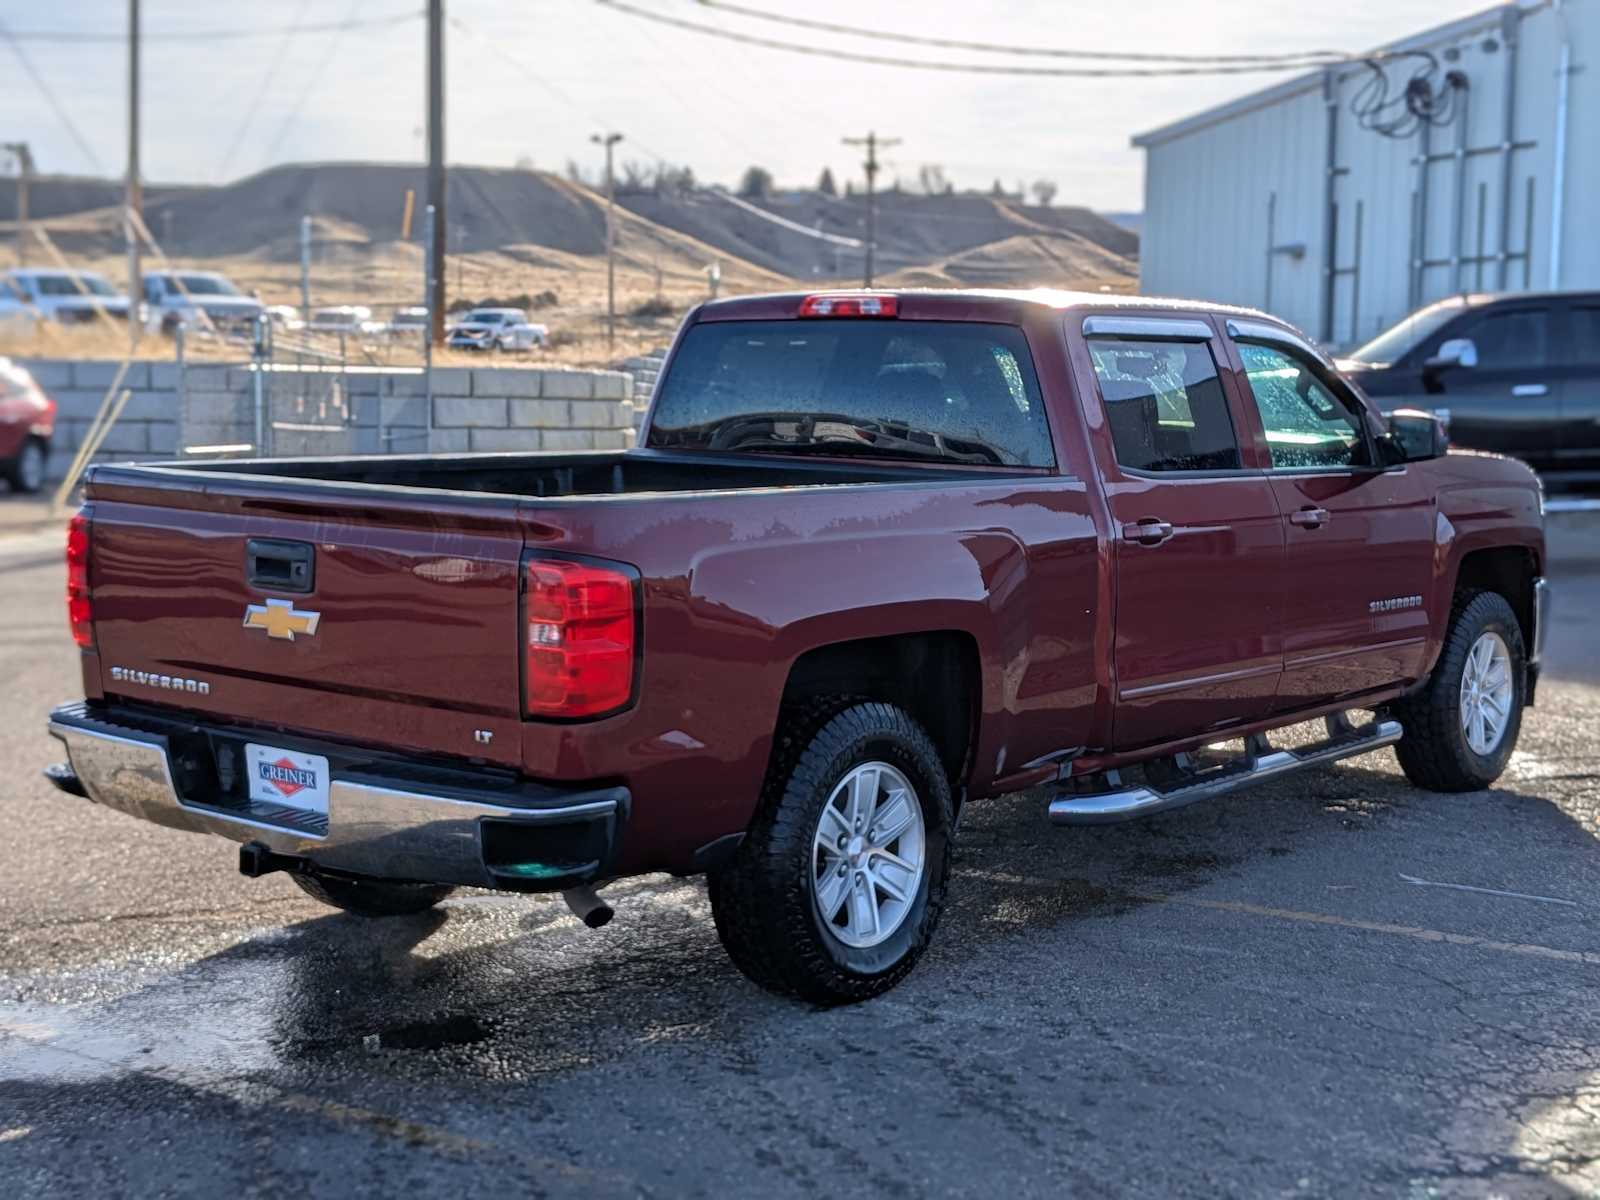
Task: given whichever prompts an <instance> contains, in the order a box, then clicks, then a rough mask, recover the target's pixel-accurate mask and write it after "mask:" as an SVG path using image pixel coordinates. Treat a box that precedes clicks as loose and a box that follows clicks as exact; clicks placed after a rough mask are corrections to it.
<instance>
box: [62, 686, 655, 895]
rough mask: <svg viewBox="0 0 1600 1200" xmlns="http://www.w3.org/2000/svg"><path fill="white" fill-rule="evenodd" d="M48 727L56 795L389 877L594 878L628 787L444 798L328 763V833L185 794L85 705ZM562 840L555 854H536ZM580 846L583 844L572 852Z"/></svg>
mask: <svg viewBox="0 0 1600 1200" xmlns="http://www.w3.org/2000/svg"><path fill="white" fill-rule="evenodd" d="M151 724H157V725H159V724H160V723H158V722H153V723H151ZM50 732H51V733H52V734H53V735H54V736H55V737H57V738H59V739H60V740H61V742H62V743H63V744H64V745H65V746H66V748H67V757H68V758H69V760H70V772H64V771H62V770H61V769H59V768H55V769H52V771H50V772H47V773H46V774H47V776H49V777H50V779H51V782H52V783H54V784H55V785H56V786H57V787H58V788H60V789H61V790H62V791H65V792H69V793H74V794H79V795H86V796H87V797H88V798H89V799H90V800H93V801H94V802H95V803H97V804H102V805H104V806H105V807H107V808H113V809H116V810H118V811H119V812H124V813H127V814H128V815H129V816H133V817H138V818H139V819H140V820H144V821H150V822H152V823H154V824H157V825H165V826H167V827H168V828H172V829H183V830H188V831H190V832H194V833H215V834H220V835H221V836H223V837H225V838H229V839H232V840H233V841H237V842H258V843H260V844H262V845H264V846H265V847H267V848H268V849H270V850H271V851H273V852H274V853H275V854H279V855H283V856H285V857H288V858H294V859H301V860H304V861H305V862H308V863H311V864H314V865H315V866H318V867H323V868H326V869H329V870H334V871H344V872H348V873H350V874H355V875H370V876H376V877H379V878H384V879H406V880H421V881H425V882H429V883H451V884H465V885H468V886H473V887H498V888H513V889H516V890H523V891H527V890H537V891H553V890H559V889H562V888H567V887H572V886H575V885H577V884H580V883H585V882H590V881H592V880H593V879H595V878H598V877H600V876H601V875H602V874H603V872H604V868H605V867H606V866H608V865H609V858H610V851H611V849H612V847H614V846H615V844H616V841H617V831H618V829H619V827H620V823H621V821H622V818H623V817H624V815H625V810H626V807H627V804H628V792H627V789H625V788H598V789H590V790H577V791H573V792H570V793H569V792H560V791H557V790H555V789H551V788H543V787H541V788H540V792H539V794H538V795H537V796H532V797H530V796H529V795H528V794H527V793H526V792H521V793H518V794H516V795H514V796H513V795H505V794H502V795H495V794H493V793H490V792H488V791H487V790H486V791H485V793H484V794H482V795H479V796H468V795H465V794H463V789H461V788H459V787H453V788H450V789H448V790H450V791H451V792H453V793H455V794H451V795H441V794H434V793H430V792H429V791H427V790H418V788H417V786H416V785H415V784H414V783H411V782H410V781H388V782H385V781H382V780H381V779H377V778H374V777H372V776H371V775H370V774H367V775H363V776H361V777H354V778H352V777H344V778H341V776H340V772H339V770H338V768H337V766H335V767H334V768H333V769H332V770H331V771H330V776H331V778H330V783H329V791H328V817H327V823H326V827H325V829H323V828H309V827H305V826H306V825H307V823H306V822H297V821H295V820H294V819H293V817H292V816H291V815H290V814H289V813H286V812H285V813H282V814H275V813H272V812H271V811H270V810H269V811H267V812H265V813H264V812H261V811H259V810H257V809H252V808H251V807H250V806H248V804H247V803H246V804H240V803H237V802H233V803H230V802H228V801H227V800H226V799H225V798H223V799H219V798H218V797H216V796H214V795H190V794H186V793H185V792H184V791H183V790H181V789H180V788H179V786H178V784H177V782H176V781H175V771H174V765H173V757H172V748H171V745H170V744H169V742H170V739H169V735H168V734H167V733H165V732H158V731H156V730H154V729H152V728H148V727H146V728H140V727H136V726H135V725H133V724H132V723H130V724H127V725H124V724H121V723H119V722H118V721H117V720H116V719H115V716H114V715H111V714H104V713H99V712H96V711H95V710H92V709H90V708H88V707H87V706H85V705H82V704H72V705H65V706H63V707H62V708H59V709H57V710H56V711H55V712H53V713H51V715H50ZM195 736H202V735H200V734H198V733H197V734H196V735H195ZM264 817H265V818H267V819H263V818H264ZM297 825H300V826H302V827H296V826H297ZM557 841H559V842H560V845H561V853H558V854H551V855H546V854H545V853H544V852H543V851H542V850H541V844H543V843H550V842H557ZM575 846H582V847H584V849H583V851H582V853H581V854H579V855H576V856H575V855H574V852H573V847H575ZM597 847H598V849H596V848H597ZM546 858H548V859H549V861H541V860H542V859H546Z"/></svg>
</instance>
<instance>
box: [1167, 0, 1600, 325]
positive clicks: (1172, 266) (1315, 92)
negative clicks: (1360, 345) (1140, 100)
mask: <svg viewBox="0 0 1600 1200" xmlns="http://www.w3.org/2000/svg"><path fill="white" fill-rule="evenodd" d="M1563 24H1564V25H1565V27H1566V29H1567V30H1568V31H1569V35H1570V41H1571V46H1572V57H1571V62H1572V66H1573V71H1572V73H1571V74H1570V75H1568V80H1569V86H1570V98H1569V109H1568V128H1567V137H1566V146H1567V162H1566V187H1565V195H1566V203H1565V218H1564V220H1563V222H1562V225H1563V229H1564V235H1563V238H1562V253H1561V258H1562V262H1561V264H1560V267H1561V269H1560V272H1559V282H1560V286H1562V287H1569V288H1570V287H1600V239H1596V238H1595V237H1593V236H1592V235H1591V232H1590V226H1591V225H1592V224H1593V220H1594V217H1595V216H1596V215H1600V201H1597V200H1596V199H1595V196H1596V192H1597V185H1600V79H1596V78H1595V75H1596V72H1595V71H1593V70H1589V71H1585V70H1584V66H1585V64H1586V63H1588V62H1593V61H1595V50H1596V43H1597V40H1600V0H1568V2H1567V3H1566V4H1565V5H1564V6H1563V7H1562V8H1561V10H1560V11H1559V12H1558V11H1557V10H1556V9H1554V8H1553V7H1552V6H1550V5H1539V6H1536V7H1525V8H1518V7H1517V6H1514V5H1508V6H1506V7H1504V8H1502V9H1496V10H1491V11H1489V12H1487V13H1484V14H1481V15H1480V16H1478V17H1475V18H1471V19H1469V20H1466V21H1459V22H1456V23H1455V24H1453V25H1451V26H1448V27H1445V28H1444V29H1442V30H1438V31H1434V32H1433V33H1431V34H1423V35H1420V36H1419V37H1417V38H1415V39H1410V40H1408V41H1407V42H1404V43H1401V46H1402V47H1404V48H1408V49H1409V48H1420V49H1427V50H1430V51H1432V52H1434V53H1435V54H1437V55H1438V56H1439V59H1440V66H1441V68H1442V69H1443V70H1447V71H1459V72H1461V73H1462V74H1463V75H1464V76H1465V78H1466V80H1467V86H1466V88H1465V89H1463V90H1462V91H1460V92H1459V93H1458V95H1457V107H1456V113H1455V117H1454V119H1453V120H1451V121H1450V122H1449V123H1448V124H1446V125H1444V126H1439V127H1434V126H1425V127H1424V128H1423V129H1422V130H1420V131H1418V132H1416V133H1413V134H1410V135H1409V136H1406V137H1402V138H1394V137H1386V136H1383V135H1382V134H1379V133H1377V132H1375V131H1373V130H1371V129H1366V128H1363V127H1362V125H1361V123H1360V122H1358V120H1357V118H1356V116H1355V114H1354V112H1353V109H1352V101H1353V100H1354V98H1355V97H1356V94H1357V92H1358V90H1359V89H1360V88H1361V86H1362V84H1364V83H1365V82H1366V81H1367V79H1368V78H1369V76H1370V72H1369V71H1368V69H1367V68H1366V67H1364V66H1356V67H1342V68H1339V69H1338V70H1336V71H1332V72H1329V73H1327V74H1326V75H1319V76H1311V77H1307V78H1304V79H1300V80H1295V81H1291V82H1290V83H1288V84H1285V85H1280V86H1279V87H1276V88H1273V89H1269V90H1268V91H1266V92H1263V93H1259V94H1257V95H1256V96H1254V97H1247V98H1246V99H1244V100H1242V101H1239V102H1236V103H1235V104H1232V105H1227V106H1224V107H1223V108H1222V109H1218V110H1213V112H1211V113H1203V114H1200V115H1199V116H1197V117H1194V118H1191V119H1189V120H1187V121H1184V122H1180V123H1178V124H1177V125H1175V126H1169V127H1168V128H1167V129H1165V130H1158V131H1156V132H1155V133H1152V134H1148V135H1145V136H1144V137H1142V138H1140V139H1137V144H1140V145H1143V146H1145V147H1146V151H1147V157H1146V170H1145V228H1144V236H1143V242H1142V246H1141V252H1140V253H1141V284H1142V288H1143V290H1144V291H1145V292H1147V293H1150V294H1157V295H1179V296H1196V297H1203V298H1205V299H1210V300H1221V301H1227V302H1231V303H1237V304H1249V305H1254V306H1258V307H1262V308H1266V309H1268V310H1270V311H1272V312H1274V313H1276V314H1278V315H1279V316H1282V317H1284V318H1286V319H1288V320H1290V321H1292V322H1294V323H1295V324H1297V325H1299V326H1300V327H1301V328H1303V329H1305V330H1306V331H1307V332H1308V333H1310V334H1311V335H1312V336H1314V337H1317V338H1319V339H1321V340H1323V341H1325V342H1327V343H1329V344H1331V345H1335V346H1348V345H1351V344H1354V343H1356V342H1360V341H1364V340H1365V339H1366V338H1368V337H1371V336H1372V335H1373V334H1375V333H1377V332H1378V331H1379V330H1380V329H1382V328H1384V327H1385V326H1387V325H1389V324H1391V323H1393V322H1394V321H1396V320H1398V319H1399V318H1401V317H1402V316H1404V315H1405V314H1406V313H1407V312H1409V311H1411V310H1412V309H1413V308H1415V307H1417V306H1418V305H1419V304H1422V303H1426V302H1428V301H1430V300H1435V299H1438V298H1439V297H1441V296H1444V295H1448V294H1450V293H1452V292H1456V291H1462V290H1467V291H1478V290H1490V291H1499V290H1521V289H1525V288H1530V287H1531V288H1535V289H1537V288H1545V287H1549V286H1551V283H1552V273H1551V260H1550V252H1551V243H1552V238H1551V230H1552V215H1553V206H1552V202H1553V197H1554V193H1553V191H1552V178H1553V173H1554V159H1555V156H1554V153H1553V145H1554V141H1555V126H1556V110H1557V87H1558V83H1559V77H1560V73H1559V71H1558V69H1557V67H1558V63H1559V61H1560V60H1559V48H1560V43H1561V34H1562V28H1563ZM1406 74H1407V72H1406V69H1405V66H1404V65H1403V64H1398V65H1396V66H1395V67H1394V68H1392V70H1391V76H1392V77H1393V78H1394V79H1395V80H1396V81H1397V82H1403V80H1404V78H1405V76H1406ZM1508 96H1509V97H1510V98H1511V101H1512V104H1511V107H1510V110H1509V113H1508V108H1507V98H1508ZM1330 116H1331V120H1330ZM1508 117H1509V120H1510V124H1509V125H1508ZM1508 129H1509V137H1508ZM1330 134H1331V141H1332V145H1331V154H1330ZM1508 144H1509V146H1510V150H1509V151H1508V150H1507V146H1508ZM1330 167H1331V175H1330ZM1330 180H1331V187H1330Z"/></svg>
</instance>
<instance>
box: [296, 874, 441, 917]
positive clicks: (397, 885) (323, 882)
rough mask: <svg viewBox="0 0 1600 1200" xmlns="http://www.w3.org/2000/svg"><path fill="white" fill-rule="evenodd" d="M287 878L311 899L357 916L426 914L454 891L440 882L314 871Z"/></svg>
mask: <svg viewBox="0 0 1600 1200" xmlns="http://www.w3.org/2000/svg"><path fill="white" fill-rule="evenodd" d="M290 878H291V879H293V880H294V881H295V883H296V884H297V885H298V886H299V888H300V890H301V891H302V892H304V893H305V894H306V895H308V896H310V897H311V898H312V899H313V900H320V901H322V903H324V904H330V905H332V906H333V907H334V908H342V909H344V911H345V912H348V913H355V914H356V915H357V916H359V917H399V916H405V915H406V914H408V913H419V912H426V911H427V910H428V909H430V908H432V907H433V906H434V905H435V904H437V903H439V901H441V900H443V899H444V898H445V897H446V896H448V895H449V894H450V893H451V892H453V891H455V889H454V888H453V887H450V886H449V885H448V884H442V883H404V882H399V881H396V880H392V879H367V878H363V877H361V876H357V875H325V874H322V873H321V872H318V871H296V872H294V873H293V874H292V875H291V876H290Z"/></svg>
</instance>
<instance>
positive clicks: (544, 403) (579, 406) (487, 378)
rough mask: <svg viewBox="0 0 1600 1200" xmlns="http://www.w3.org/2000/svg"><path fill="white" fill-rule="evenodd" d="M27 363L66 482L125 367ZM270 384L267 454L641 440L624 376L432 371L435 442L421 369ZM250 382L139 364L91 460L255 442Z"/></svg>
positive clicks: (312, 374) (196, 369)
mask: <svg viewBox="0 0 1600 1200" xmlns="http://www.w3.org/2000/svg"><path fill="white" fill-rule="evenodd" d="M23 365H24V366H26V367H27V368H28V369H29V370H30V371H31V372H32V373H33V376H34V378H35V379H36V380H38V382H39V384H40V386H41V387H43V388H44V390H45V391H46V393H48V394H49V395H50V396H51V397H52V398H53V399H54V400H55V401H56V405H57V421H56V439H55V444H54V447H53V450H52V453H51V457H50V463H49V467H50V474H51V475H52V477H53V478H57V479H59V478H61V477H62V476H63V475H64V474H65V473H66V471H67V468H68V467H69V466H70V465H71V462H72V459H73V458H74V456H75V455H76V453H77V450H78V447H79V446H80V445H81V444H82V443H83V440H84V437H85V435H86V433H87V432H88V429H89V427H90V425H91V423H92V422H93V420H94V417H95V414H96V413H98V412H99V410H100V405H101V403H102V402H103V400H104V399H105V394H106V389H107V388H108V387H109V386H110V385H111V383H112V380H113V379H115V377H116V372H117V367H118V365H119V364H117V363H115V362H83V361H67V360H52V359H35V360H24V363H23ZM268 378H269V380H270V392H271V395H272V397H273V399H272V405H271V410H270V411H271V412H272V414H273V417H274V423H275V427H274V429H273V431H272V440H271V443H270V449H271V452H272V453H273V454H274V455H277V456H289V455H301V454H308V455H316V454H378V453H390V454H406V453H418V454H420V453H466V452H470V451H530V450H551V451H560V450H623V449H626V448H628V447H629V446H632V445H633V444H634V439H635V429H636V422H635V409H634V405H633V402H632V396H633V392H634V385H633V380H632V378H631V377H630V376H629V375H628V374H627V373H626V372H621V371H576V370H565V369H561V368H556V367H537V368H530V367H454V366H452V367H437V368H435V369H434V372H433V431H432V434H431V436H430V434H429V431H428V428H427V424H428V410H427V404H428V401H427V393H428V382H427V380H426V379H425V378H424V375H423V372H422V370H421V368H411V369H407V368H351V369H350V370H348V371H344V372H319V371H296V370H293V369H281V370H279V369H275V370H273V371H272V373H271V374H270V375H269V377H268ZM254 385H255V373H254V371H253V370H252V369H251V368H250V367H249V366H247V365H246V366H240V365H227V364H212V363H204V364H197V365H193V366H190V367H189V368H188V369H187V371H186V372H183V373H180V370H179V368H178V366H177V364H175V363H134V364H132V365H131V366H130V367H129V369H128V372H127V373H126V375H125V376H124V377H123V380H122V384H121V386H122V387H124V388H127V389H129V391H130V395H129V398H128V401H127V403H126V404H125V405H124V407H123V411H122V415H121V417H120V418H119V419H118V421H117V423H116V425H115V426H113V428H112V429H111V431H110V432H109V433H108V434H107V435H106V439H105V441H104V442H103V443H102V445H101V450H100V453H99V454H98V455H97V456H96V458H95V461H96V462H137V461H141V460H146V461H148V460H153V459H162V458H171V457H175V456H177V455H178V454H179V451H180V448H179V445H178V441H179V438H180V436H181V437H182V440H183V443H184V445H185V446H221V445H228V444H234V443H240V442H249V441H251V440H253V436H254ZM302 409H303V410H305V413H306V415H304V416H302V415H299V414H300V410H302ZM180 418H181V419H180ZM285 426H294V428H286V427H285Z"/></svg>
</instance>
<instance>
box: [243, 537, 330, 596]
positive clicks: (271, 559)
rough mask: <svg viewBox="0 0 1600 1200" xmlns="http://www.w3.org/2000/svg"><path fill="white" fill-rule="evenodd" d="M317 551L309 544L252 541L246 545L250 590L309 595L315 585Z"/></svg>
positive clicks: (247, 574) (270, 539)
mask: <svg viewBox="0 0 1600 1200" xmlns="http://www.w3.org/2000/svg"><path fill="white" fill-rule="evenodd" d="M314 553H315V547H313V546H312V545H311V543H310V542H281V541H278V540H277V539H275V538H251V539H250V540H249V541H248V542H246V543H245V545H244V555H245V558H244V561H245V575H246V578H247V579H248V581H249V583H250V586H251V587H255V588H260V589H262V590H263V591H268V592H309V591H310V590H311V587H312V585H313V584H314V583H315V582H316V559H315V558H314V557H313V555H314Z"/></svg>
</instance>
